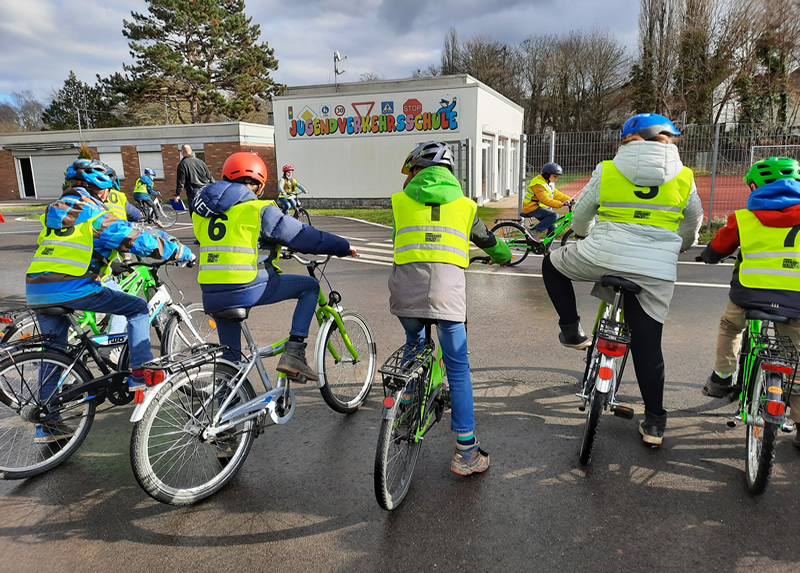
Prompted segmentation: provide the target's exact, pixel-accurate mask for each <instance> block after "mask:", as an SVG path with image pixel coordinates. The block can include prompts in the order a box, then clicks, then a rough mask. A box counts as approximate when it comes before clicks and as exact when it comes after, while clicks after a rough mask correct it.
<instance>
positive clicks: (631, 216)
mask: <svg viewBox="0 0 800 573" xmlns="http://www.w3.org/2000/svg"><path fill="white" fill-rule="evenodd" d="M602 165H603V171H602V174H601V176H600V208H599V209H598V210H597V214H598V216H599V219H600V220H601V221H614V222H616V223H640V224H643V225H654V226H656V227H664V228H666V229H669V230H670V231H676V230H677V229H678V225H679V224H680V222H681V219H683V209H684V208H685V207H686V203H687V201H689V194H690V193H691V192H692V182H693V181H694V174H693V173H692V170H691V169H689V168H688V167H684V168H683V169H681V171H680V173H678V176H677V177H674V178H673V179H671V180H670V181H667V182H666V183H662V184H661V185H659V186H657V187H656V186H653V187H649V188H647V187H642V186H639V185H635V184H633V183H631V182H630V181H628V180H627V179H626V178H625V176H624V175H623V174H622V173H620V171H619V169H617V168H616V166H615V165H614V162H613V161H603V163H602Z"/></svg>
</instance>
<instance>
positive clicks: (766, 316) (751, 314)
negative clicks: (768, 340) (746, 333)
mask: <svg viewBox="0 0 800 573" xmlns="http://www.w3.org/2000/svg"><path fill="white" fill-rule="evenodd" d="M744 317H745V318H746V319H747V320H768V321H770V322H777V323H780V324H786V323H787V322H789V321H790V320H792V319H791V318H787V317H785V316H778V315H777V314H770V313H768V312H764V311H763V310H756V309H754V308H750V309H747V310H745V312H744Z"/></svg>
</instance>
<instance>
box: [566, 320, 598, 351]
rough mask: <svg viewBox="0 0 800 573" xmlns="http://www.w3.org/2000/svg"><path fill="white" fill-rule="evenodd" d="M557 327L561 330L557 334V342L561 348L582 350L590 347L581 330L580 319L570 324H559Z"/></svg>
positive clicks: (586, 337) (588, 339)
mask: <svg viewBox="0 0 800 573" xmlns="http://www.w3.org/2000/svg"><path fill="white" fill-rule="evenodd" d="M558 327H559V328H560V329H561V332H559V333H558V341H559V342H560V343H561V345H562V346H566V347H567V348H575V349H577V350H583V349H585V348H589V347H590V346H591V345H592V341H591V339H590V338H589V337H588V336H586V334H585V333H584V332H583V328H581V320H580V318H578V320H577V321H576V322H573V323H572V324H561V323H560V322H559V323H558Z"/></svg>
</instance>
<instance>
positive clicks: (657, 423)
mask: <svg viewBox="0 0 800 573" xmlns="http://www.w3.org/2000/svg"><path fill="white" fill-rule="evenodd" d="M666 427H667V413H666V412H664V413H663V414H661V415H660V416H656V415H655V414H651V413H650V412H648V411H645V413H644V420H642V422H641V423H640V424H639V433H640V434H641V435H642V440H643V441H644V443H645V444H648V445H651V446H660V445H661V442H662V441H663V440H664V429H665V428H666Z"/></svg>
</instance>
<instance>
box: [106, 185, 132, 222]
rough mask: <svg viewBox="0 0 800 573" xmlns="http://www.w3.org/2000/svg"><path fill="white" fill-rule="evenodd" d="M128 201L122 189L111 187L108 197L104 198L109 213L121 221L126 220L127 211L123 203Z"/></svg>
mask: <svg viewBox="0 0 800 573" xmlns="http://www.w3.org/2000/svg"><path fill="white" fill-rule="evenodd" d="M127 202H128V197H127V196H126V195H125V193H123V192H122V191H117V190H116V189H112V190H111V191H110V192H109V194H108V199H106V200H105V205H106V207H107V208H108V210H109V211H111V213H112V214H113V215H114V216H116V217H117V218H118V219H122V220H123V221H127V220H128V213H127V211H126V210H125V204H126V203H127Z"/></svg>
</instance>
